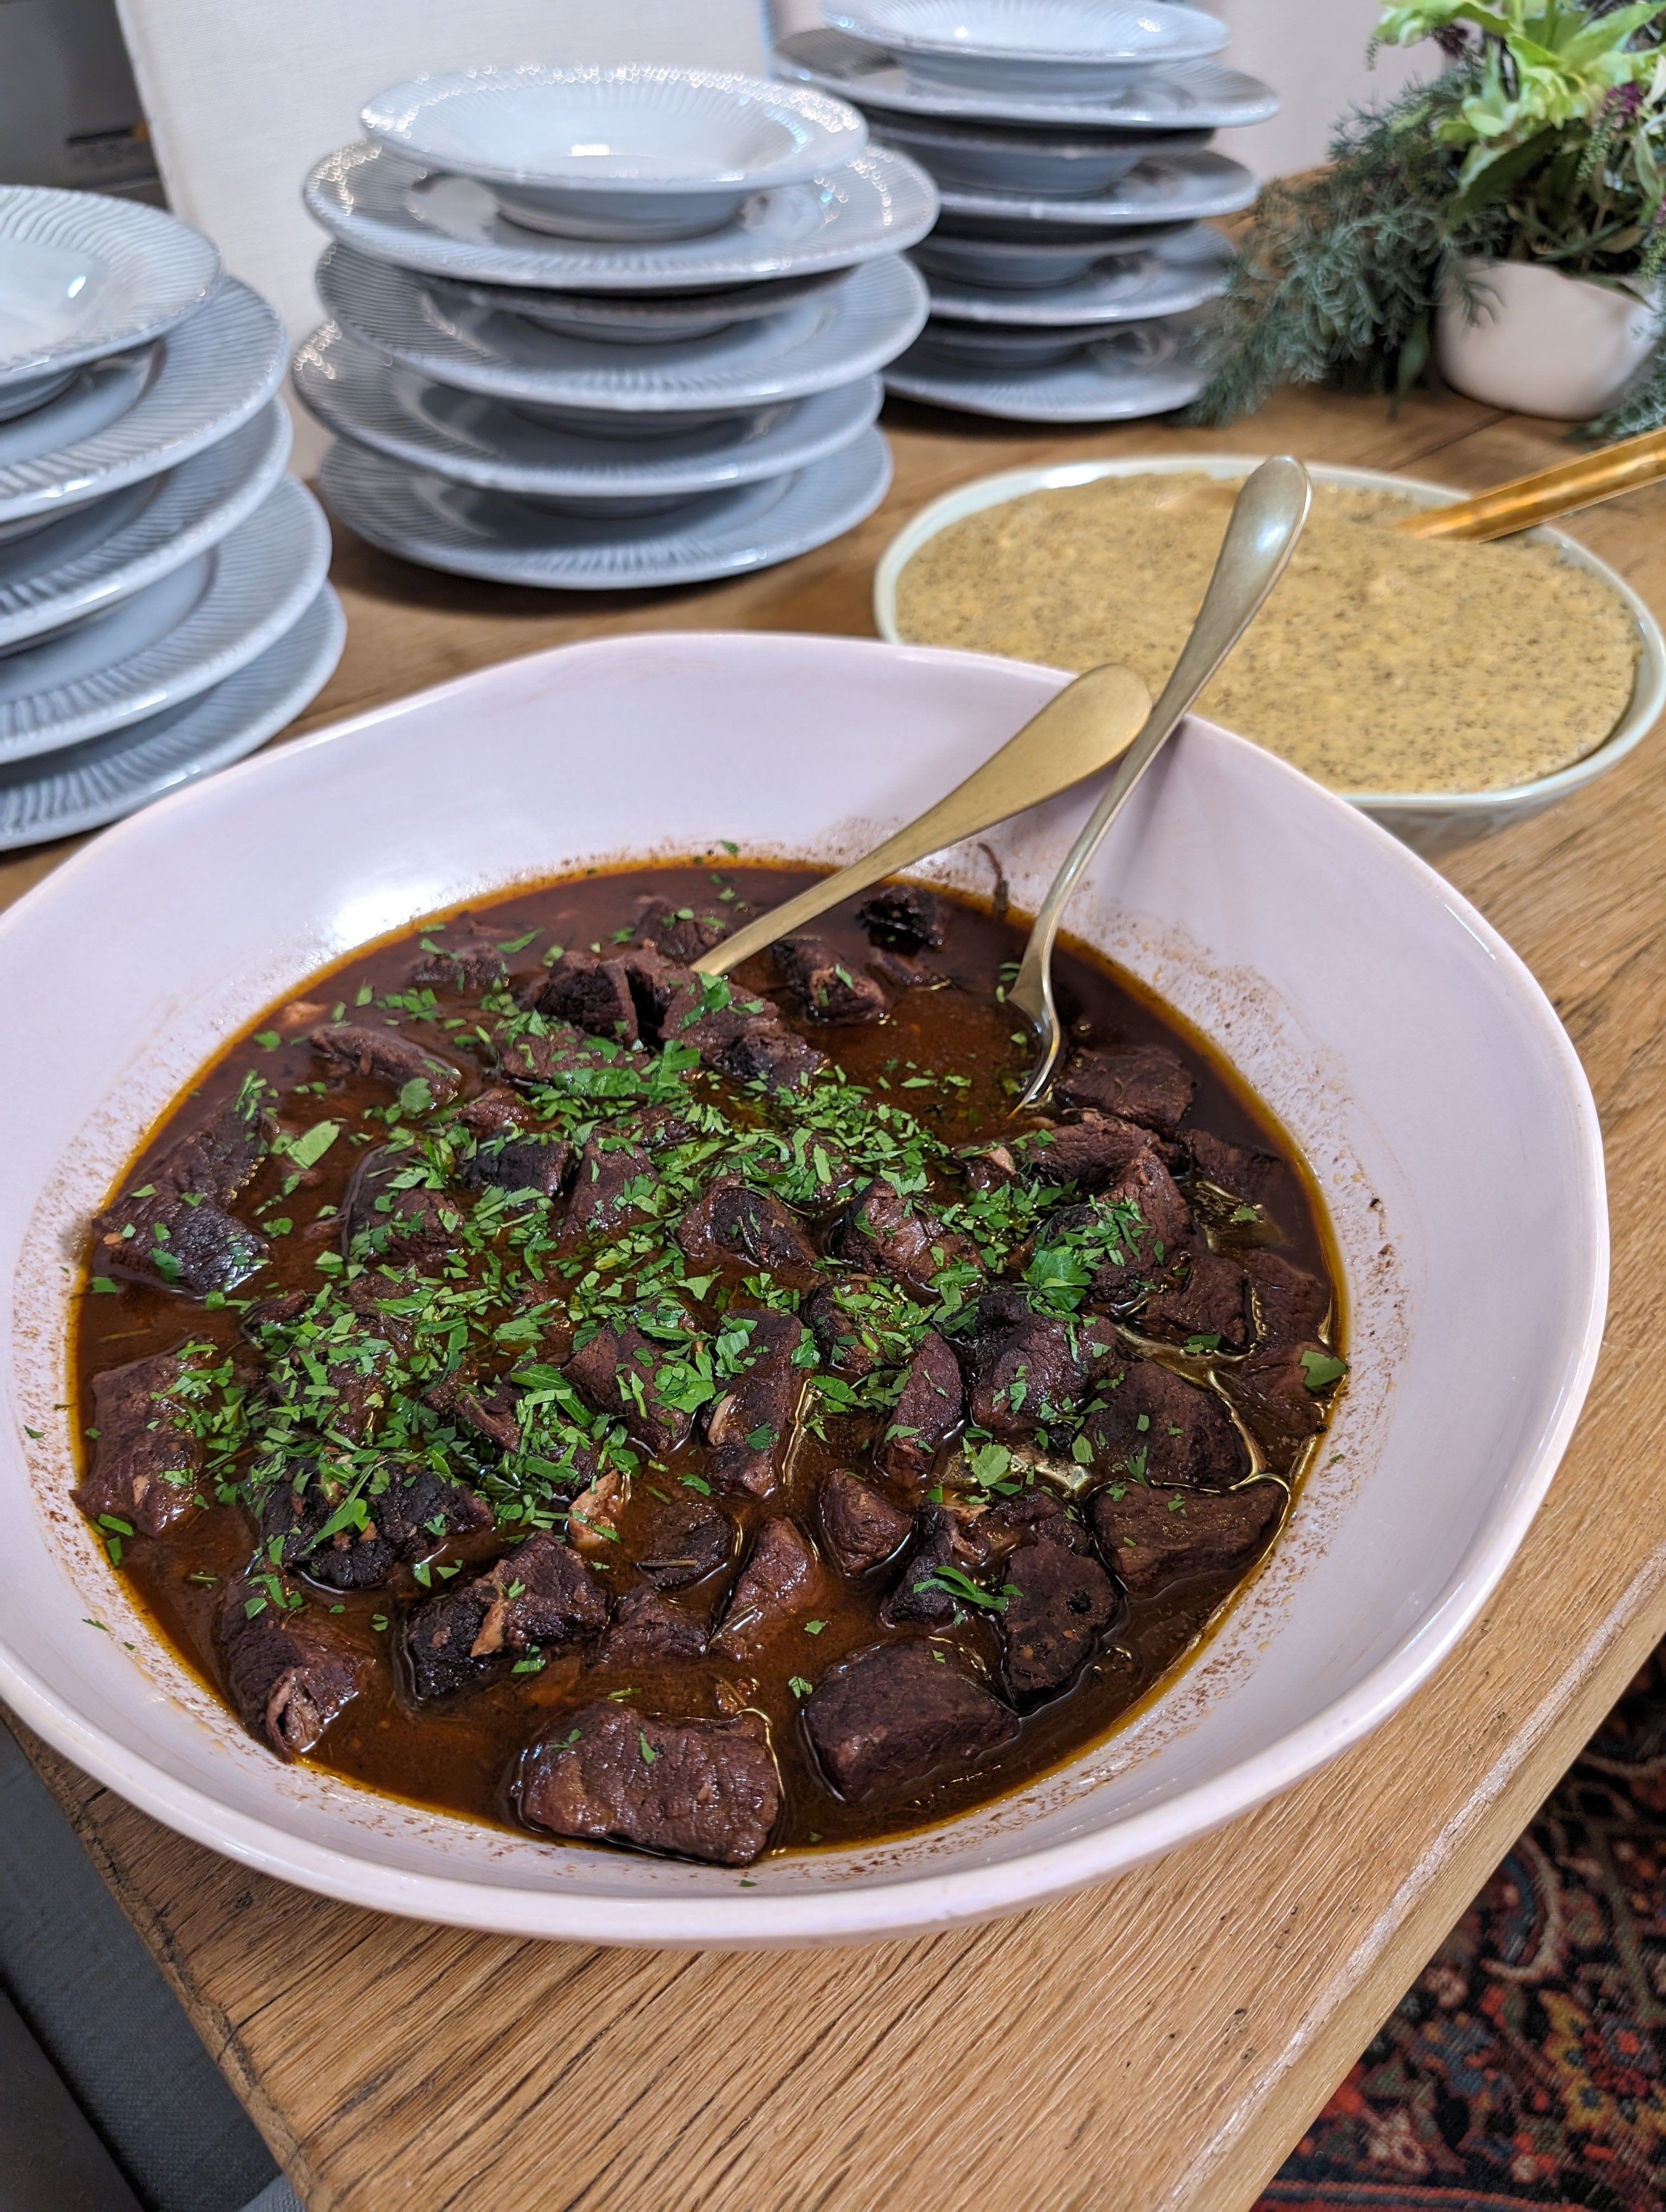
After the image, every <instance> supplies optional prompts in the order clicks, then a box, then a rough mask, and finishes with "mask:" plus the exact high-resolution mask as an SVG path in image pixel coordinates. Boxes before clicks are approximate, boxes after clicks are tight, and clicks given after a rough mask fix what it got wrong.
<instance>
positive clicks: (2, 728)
mask: <svg viewBox="0 0 1666 2212" xmlns="http://www.w3.org/2000/svg"><path fill="white" fill-rule="evenodd" d="M329 565H330V528H329V525H328V524H327V523H326V522H325V519H324V516H323V513H321V512H320V510H319V504H318V501H316V500H315V499H314V498H313V495H312V494H311V493H310V492H308V491H307V490H305V489H303V488H302V487H301V485H300V484H298V483H296V482H295V478H294V477H281V478H280V479H279V480H278V483H277V485H276V486H275V488H274V489H272V491H271V492H270V493H269V494H268V495H267V497H266V498H265V499H264V501H263V502H262V503H261V505H260V506H259V507H257V508H256V509H255V511H254V513H252V515H250V517H249V518H248V520H247V521H246V522H243V523H240V525H239V526H238V527H237V528H236V529H235V530H234V531H233V532H231V534H230V536H229V537H228V538H222V540H221V542H220V543H219V544H217V545H215V546H211V547H210V549H209V550H207V551H206V552H204V553H198V554H197V555H196V556H194V557H193V558H192V559H191V560H189V561H187V562H184V563H183V564H182V565H181V566H180V567H179V568H175V569H174V570H173V573H172V574H169V575H167V576H164V577H162V578H161V580H160V581H158V582H156V583H154V584H149V585H147V586H146V587H145V589H144V590H143V591H142V592H135V593H134V595H133V597H132V598H131V599H124V600H123V601H122V602H121V604H120V605H119V606H114V607H112V608H110V609H109V610H108V611H107V612H106V613H104V614H97V615H88V616H87V617H84V618H83V619H82V621H80V622H78V623H71V624H70V627H69V628H68V629H64V630H60V631H58V632H56V633H55V634H54V635H52V636H50V637H46V638H39V639H35V640H33V641H31V642H30V643H29V644H27V645H25V646H21V647H19V648H18V650H17V651H16V652H15V653H8V654H6V655H4V656H3V657H0V761H14V760H24V759H27V758H28V757H31V756H32V755H33V754H35V753H44V752H51V751H52V750H53V749H54V748H55V747H57V746H58V745H69V744H76V743H77V742H78V740H79V739H81V738H94V737H99V736H101V735H102V734H103V733H104V732H106V731H108V730H117V729H122V728H125V727H126V726H128V725H129V724H130V723H133V722H137V721H141V720H143V718H144V717H145V716H146V715H147V714H157V713H159V712H160V711H161V708H164V707H171V706H173V705H174V704H175V703H176V702H178V701H179V700H181V699H189V698H192V697H194V696H196V694H197V693H198V692H199V691H205V690H207V689H208V687H209V685H210V684H218V683H219V682H221V680H222V678H225V677H228V676H232V675H234V674H235V673H236V671H238V670H239V669H240V668H242V667H245V666H246V665H247V664H248V662H250V661H251V660H252V659H254V657H255V655H256V654H257V653H264V651H265V649H266V647H268V646H269V645H271V643H272V642H273V641H274V640H275V639H277V638H279V637H281V636H282V635H283V632H284V631H285V630H286V629H289V627H290V626H291V624H292V623H295V620H296V619H297V617H299V615H300V613H301V609H302V608H303V607H305V606H306V605H307V603H308V601H309V600H311V599H313V598H315V597H316V595H317V592H318V589H319V585H320V584H322V583H323V581H324V578H325V571H326V570H327V569H328V568H329Z"/></svg>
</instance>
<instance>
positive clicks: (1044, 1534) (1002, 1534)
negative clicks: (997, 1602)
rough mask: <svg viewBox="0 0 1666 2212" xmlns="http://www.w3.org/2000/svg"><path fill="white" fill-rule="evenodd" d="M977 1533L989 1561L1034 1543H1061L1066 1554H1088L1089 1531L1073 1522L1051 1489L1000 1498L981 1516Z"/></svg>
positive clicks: (1027, 1491)
mask: <svg viewBox="0 0 1666 2212" xmlns="http://www.w3.org/2000/svg"><path fill="white" fill-rule="evenodd" d="M976 1534H977V1541H978V1542H979V1544H980V1545H981V1546H982V1548H983V1552H984V1554H985V1556H986V1558H988V1559H1005V1558H1006V1555H1007V1553H1009V1552H1012V1551H1016V1550H1017V1548H1018V1546H1019V1545H1020V1544H1023V1543H1027V1542H1030V1541H1032V1540H1033V1541H1035V1542H1037V1543H1038V1544H1062V1545H1063V1546H1064V1547H1065V1548H1066V1550H1067V1551H1071V1552H1085V1551H1086V1550H1087V1549H1088V1548H1089V1547H1088V1539H1087V1531H1086V1530H1085V1528H1083V1527H1082V1525H1081V1523H1080V1522H1079V1521H1073V1520H1072V1519H1071V1517H1070V1516H1069V1514H1068V1513H1067V1511H1066V1510H1065V1504H1064V1500H1063V1499H1062V1498H1060V1497H1059V1496H1058V1494H1057V1492H1055V1491H1051V1490H1039V1489H1037V1490H1026V1491H1024V1492H1021V1493H1020V1494H1019V1495H1018V1497H1017V1498H996V1499H995V1501H994V1504H991V1505H990V1506H989V1507H988V1510H986V1511H985V1512H983V1513H982V1514H980V1515H979V1516H978V1519H977V1522H976Z"/></svg>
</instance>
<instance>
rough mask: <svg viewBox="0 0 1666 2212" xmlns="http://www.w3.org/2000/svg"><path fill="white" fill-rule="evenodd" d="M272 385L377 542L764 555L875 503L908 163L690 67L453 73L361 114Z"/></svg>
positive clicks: (610, 562) (319, 171)
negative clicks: (305, 326)
mask: <svg viewBox="0 0 1666 2212" xmlns="http://www.w3.org/2000/svg"><path fill="white" fill-rule="evenodd" d="M362 121H363V123H364V127H365V129H366V131H368V133H369V143H361V144H358V145H354V146H349V147H346V148H344V149H343V150H342V151H341V152H339V153H337V154H331V155H330V156H329V157H328V158H327V160H325V161H321V162H320V163H319V166H318V167H317V168H316V169H314V170H313V173H312V175H311V176H310V177H309V178H308V179H307V189H306V200H307V207H308V208H309V209H310V210H311V211H312V213H313V215H314V216H316V217H317V219H318V221H319V222H321V223H322V224H323V226H324V227H325V229H326V230H328V231H330V232H331V234H333V236H334V239H335V241H336V242H335V244H334V245H332V246H331V247H330V248H329V250H328V251H327V252H326V253H325V256H324V258H323V260H322V261H321V262H320V263H319V275H318V283H319V294H320V296H321V297H322V300H323V302H324V306H325V310H326V312H327V313H328V314H329V316H330V320H329V321H328V322H327V323H325V325H324V326H323V328H322V329H321V330H319V331H315V332H314V333H313V337H310V338H309V339H308V340H307V343H306V344H305V345H304V346H302V348H301V351H300V353H299V355H298V356H297V357H296V361H295V388H296V390H297V391H298V392H300V394H301V398H302V400H303V401H304V402H305V404H307V406H308V407H309V408H311V410H313V413H314V414H315V415H316V416H318V417H319V420H320V421H321V422H324V423H325V425H326V427H327V428H330V429H331V430H332V431H333V432H334V433H335V434H336V442H335V443H334V445H333V446H332V447H331V450H330V453H329V454H328V456H327V458H326V459H325V464H324V469H323V472H322V476H321V477H320V483H321V486H322V489H323V492H324V495H325V499H326V500H327V501H328V502H329V504H330V506H331V508H332V509H333V511H334V512H335V513H336V514H337V515H338V516H339V517H340V518H341V520H343V521H344V522H346V523H348V524H350V526H352V527H353V528H354V529H355V530H356V531H358V532H360V534H361V535H362V536H363V537H365V538H369V539H370V540H371V542H372V543H373V544H377V545H380V546H382V547H384V548H385V549H386V550H387V551H389V552H392V553H398V554H402V555H403V556H404V557H405V558H406V559H407V560H411V561H419V562H423V563H425V564H426V565H427V566H428V567H429V568H446V569H450V570H453V571H454V572H455V573H457V574H462V575H469V576H483V577H489V578H490V579H492V580H495V581H498V582H503V583H515V584H538V585H546V586H554V587H556V588H559V589H566V590H578V589H587V588H588V589H595V588H603V589H605V588H611V587H617V586H643V585H662V584H683V583H692V582H695V581H697V580H700V579H702V578H706V577H712V576H725V575H732V574H737V573H739V572H740V571H742V570H744V569H749V568H763V567H766V566H768V565H769V563H771V562H777V561H784V560H787V559H788V558H789V557H790V556H792V555H793V554H796V553H802V552H805V551H806V550H808V549H809V548H810V547H811V546H812V545H819V544H823V543H824V541H825V540H827V539H828V538H836V537H837V536H838V535H839V533H840V532H842V531H844V530H848V529H849V528H850V527H851V526H853V525H854V524H855V523H856V522H859V521H860V520H861V519H862V517H863V516H864V515H866V514H867V513H869V512H870V511H871V510H872V509H873V507H876V506H877V505H878V504H879V501H880V499H881V498H883V496H884V495H885V487H886V484H887V483H888V482H889V480H890V474H891V459H890V454H889V451H888V449H887V447H886V446H885V441H884V439H883V438H882V437H881V436H880V435H879V432H878V430H876V429H875V428H873V423H874V418H875V417H876V416H877V415H878V413H879V406H880V402H881V399H882V398H883V396H884V394H883V386H882V384H881V381H880V378H879V370H880V369H881V368H884V367H885V363H886V362H890V361H891V360H892V359H893V358H894V357H895V356H897V354H899V353H901V352H903V350H904V349H906V348H907V347H908V346H909V345H910V344H912V343H913V342H914V340H915V337H917V336H918V335H919V332H920V331H921V327H922V326H923V325H924V323H925V319H926V313H927V294H926V287H925V284H924V283H923V282H922V281H921V277H920V276H919V274H918V273H917V272H916V271H915V269H914V268H913V267H912V266H911V265H910V264H909V262H908V260H907V259H906V258H904V255H903V248H904V247H906V246H912V245H914V244H915V242H916V241H917V240H919V239H921V237H923V236H924V234H926V232H927V230H929V229H930V228H931V225H932V222H933V218H934V217H935V216H936V213H937V196H936V194H935V192H934V191H933V188H932V184H931V179H929V177H927V175H926V174H925V173H924V172H923V171H922V170H921V169H920V168H919V167H916V166H915V163H914V162H913V161H909V159H908V158H907V157H906V155H901V154H897V153H891V152H888V151H885V152H882V151H875V150H873V149H870V148H869V147H868V145H867V130H866V125H865V124H864V122H863V120H862V118H861V117H860V115H859V114H857V113H856V112H855V111H854V109H853V108H852V107H850V106H848V105H847V104H846V103H845V102H844V101H843V100H832V99H829V98H827V97H826V96H825V95H824V94H821V93H818V92H814V91H810V90H806V89H805V88H800V87H788V86H783V85H779V84H771V83H766V82H763V80H761V79H758V78H753V77H745V76H733V75H730V74H727V73H723V72H719V71H716V70H679V69H661V68H653V67H648V66H645V65H637V64H629V65H625V66H620V67H617V68H605V69H604V68H573V69H557V68H544V67H531V66H529V67H526V68H522V69H479V70H464V71H460V72H459V73H457V74H455V75H453V76H431V77H419V78H417V79H416V80H415V81H414V82H411V83H409V84H402V85H397V86H395V87H394V88H392V90H391V91H388V92H385V93H382V94H380V95H379V96H378V97H377V98H376V99H374V100H372V101H371V102H370V103H369V105H368V106H367V107H366V108H365V109H364V111H363V114H362Z"/></svg>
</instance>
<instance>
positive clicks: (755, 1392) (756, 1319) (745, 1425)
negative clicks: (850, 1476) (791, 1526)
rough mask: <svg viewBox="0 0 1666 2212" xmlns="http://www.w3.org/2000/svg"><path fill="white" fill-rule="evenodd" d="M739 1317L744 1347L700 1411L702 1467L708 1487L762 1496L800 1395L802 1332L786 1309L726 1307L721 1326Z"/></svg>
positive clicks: (777, 1470)
mask: <svg viewBox="0 0 1666 2212" xmlns="http://www.w3.org/2000/svg"><path fill="white" fill-rule="evenodd" d="M740 1322H745V1323H746V1324H747V1328H748V1340H747V1346H746V1349H745V1352H742V1353H741V1354H740V1356H739V1360H738V1362H737V1367H736V1372H735V1374H734V1375H733V1376H732V1378H731V1379H730V1382H729V1384H728V1387H727V1389H726V1390H725V1391H724V1393H723V1395H722V1396H721V1397H720V1398H718V1399H716V1400H714V1401H713V1403H712V1404H711V1405H710V1406H709V1407H708V1408H707V1412H706V1441H707V1443H708V1444H710V1445H711V1446H712V1448H713V1450H712V1459H711V1462H710V1466H709V1468H708V1474H709V1476H710V1480H711V1483H712V1486H713V1488H714V1490H720V1491H732V1492H733V1491H741V1492H745V1494H746V1496H748V1497H749V1498H767V1497H768V1496H769V1492H771V1491H772V1490H773V1489H774V1488H775V1485H776V1483H777V1482H778V1481H779V1480H780V1479H781V1464H782V1462H783V1460H784V1458H785V1455H786V1453H787V1446H788V1444H789V1443H791V1441H792V1432H793V1422H794V1420H795V1419H796V1418H797V1415H798V1410H799V1401H800V1399H801V1398H802V1396H803V1395H804V1386H805V1379H806V1373H807V1371H808V1370H807V1369H806V1366H805V1365H804V1364H803V1361H802V1358H800V1353H801V1352H802V1348H803V1346H804V1343H805V1334H804V1329H803V1326H802V1324H801V1323H800V1322H798V1321H797V1320H796V1319H795V1318H794V1317H793V1315H791V1314H787V1313H774V1312H767V1313H749V1314H737V1313H736V1312H735V1311H734V1310H733V1307H732V1308H731V1309H730V1310H729V1313H728V1316H727V1322H726V1328H734V1327H736V1326H737V1325H738V1324H739V1323H740Z"/></svg>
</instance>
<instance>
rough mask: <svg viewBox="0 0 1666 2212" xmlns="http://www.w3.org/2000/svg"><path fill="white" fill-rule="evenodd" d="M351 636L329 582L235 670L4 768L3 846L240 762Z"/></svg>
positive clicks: (309, 692)
mask: <svg viewBox="0 0 1666 2212" xmlns="http://www.w3.org/2000/svg"><path fill="white" fill-rule="evenodd" d="M346 638H347V617H346V616H345V615H344V613H343V612H342V607H341V601H340V600H339V599H337V597H336V595H335V593H334V592H332V591H331V589H330V586H328V585H327V584H325V586H323V588H322V589H321V590H320V591H319V592H318V593H317V595H316V596H315V597H314V599H313V600H312V602H311V604H310V605H308V606H307V607H306V608H305V609H304V610H303V611H302V613H301V617H300V618H299V619H298V620H297V621H296V622H295V623H294V624H293V625H292V626H291V627H290V628H289V629H287V630H285V631H284V633H283V635H282V636H281V637H280V638H278V639H277V640H276V641H275V642H274V643H272V644H271V645H269V646H268V647H266V649H265V651H264V653H260V654H258V656H257V657H256V658H255V659H253V660H252V661H251V662H250V663H249V665H248V666H247V667H246V668H240V669H239V670H238V671H237V673H236V675H234V676H228V677H226V678H223V680H222V682H220V683H218V684H210V686H209V688H208V690H206V691H199V692H198V694H197V696H196V697H195V698H193V699H187V700H185V701H184V702H182V703H181V704H179V706H176V707H165V708H163V709H162V711H161V713H160V714H148V715H147V716H146V717H145V719H144V720H143V721H142V722H135V723H132V724H131V725H130V726H128V727H126V728H125V729H121V730H117V731H114V732H112V733H111V734H110V735H109V736H107V737H101V738H84V739H83V740H82V743H81V744H75V745H66V746H65V747H64V749H63V750H62V751H61V752H54V753H52V754H51V755H49V756H48V757H46V759H44V760H38V761H37V760H30V761H19V762H17V763H14V764H13V765H12V766H10V767H0V851H6V852H10V851H12V850H14V849H15V848H16V847H17V846H19V845H38V844H40V842H42V841H43V840H45V839H46V838H48V837H70V836H76V834H77V833H78V832H79V831H81V830H83V829H97V828H98V827H99V826H100V823H106V822H114V821H115V820H117V819H118V817H119V816H121V815H124V814H131V813H132V812H133V811H134V810H135V809H136V808H137V807H140V806H145V805H149V802H150V801H151V800H152V799H160V798H161V797H162V796H163V795H164V793H167V792H170V791H177V790H179V788H180V787H182V786H183V785H185V784H187V783H190V782H192V781H195V780H196V779H197V778H198V777H200V776H204V775H210V774H212V772H213V771H214V770H215V769H220V768H225V767H227V766H228V764H229V763H231V762H233V761H236V760H241V759H242V758H243V757H244V755H245V754H246V753H252V751H253V750H254V749H255V747H256V746H257V745H262V744H264V743H265V742H266V740H267V738H271V737H275V736H276V735H277V732H278V731H280V730H281V729H282V728H283V726H284V725H285V724H286V723H287V722H292V721H293V720H295V716H296V715H297V714H300V712H301V709H302V708H304V707H305V706H307V704H308V702H310V701H311V700H313V699H314V698H316V697H317V696H318V694H319V692H320V691H321V690H323V689H324V687H325V684H327V683H328V682H329V680H330V678H331V674H332V673H333V672H334V670H335V666H336V663H337V661H338V660H339V659H341V649H342V647H343V645H344V643H345V641H346Z"/></svg>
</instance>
